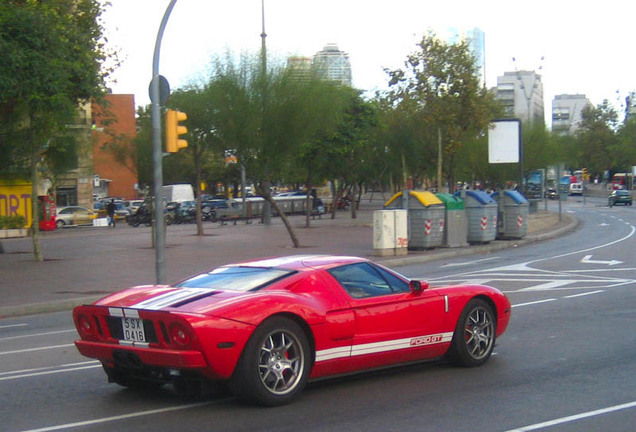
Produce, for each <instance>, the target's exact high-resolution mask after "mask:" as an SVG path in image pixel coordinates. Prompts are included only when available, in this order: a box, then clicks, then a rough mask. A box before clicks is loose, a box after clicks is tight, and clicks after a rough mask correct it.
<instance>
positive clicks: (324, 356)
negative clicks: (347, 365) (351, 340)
mask: <svg viewBox="0 0 636 432" xmlns="http://www.w3.org/2000/svg"><path fill="white" fill-rule="evenodd" d="M343 357H351V347H350V346H346V347H339V348H331V349H326V350H320V351H316V362H320V361H325V360H333V359H337V358H343Z"/></svg>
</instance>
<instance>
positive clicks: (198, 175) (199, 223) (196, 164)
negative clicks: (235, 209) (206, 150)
mask: <svg viewBox="0 0 636 432" xmlns="http://www.w3.org/2000/svg"><path fill="white" fill-rule="evenodd" d="M196 153H198V152H197V151H196V148H195V149H194V151H193V152H192V155H193V157H194V170H195V171H196V184H195V185H194V190H195V192H196V198H197V213H196V218H197V235H198V236H202V235H203V234H204V232H203V220H202V219H201V158H202V156H203V155H201V154H199V155H198V156H197V155H196Z"/></svg>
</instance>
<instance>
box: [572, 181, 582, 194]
mask: <svg viewBox="0 0 636 432" xmlns="http://www.w3.org/2000/svg"><path fill="white" fill-rule="evenodd" d="M570 195H583V183H570Z"/></svg>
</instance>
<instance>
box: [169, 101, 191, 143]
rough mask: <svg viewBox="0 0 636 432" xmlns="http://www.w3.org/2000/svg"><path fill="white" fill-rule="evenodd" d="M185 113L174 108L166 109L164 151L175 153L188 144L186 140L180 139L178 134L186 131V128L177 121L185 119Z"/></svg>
mask: <svg viewBox="0 0 636 432" xmlns="http://www.w3.org/2000/svg"><path fill="white" fill-rule="evenodd" d="M187 119H188V116H187V115H186V113H183V112H181V111H175V110H170V109H169V110H168V111H166V151H167V152H168V153H176V152H178V151H179V150H180V149H182V148H185V147H187V146H188V142H187V141H186V140H184V139H180V138H179V135H183V134H185V133H188V128H186V127H185V126H181V125H180V124H179V122H181V121H184V120H187Z"/></svg>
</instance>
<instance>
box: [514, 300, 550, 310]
mask: <svg viewBox="0 0 636 432" xmlns="http://www.w3.org/2000/svg"><path fill="white" fill-rule="evenodd" d="M555 300H556V299H555V298H551V299H545V300H537V301H533V302H528V303H519V304H515V305H510V307H513V308H515V307H521V306H531V305H535V304H539V303H547V302H551V301H555Z"/></svg>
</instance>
